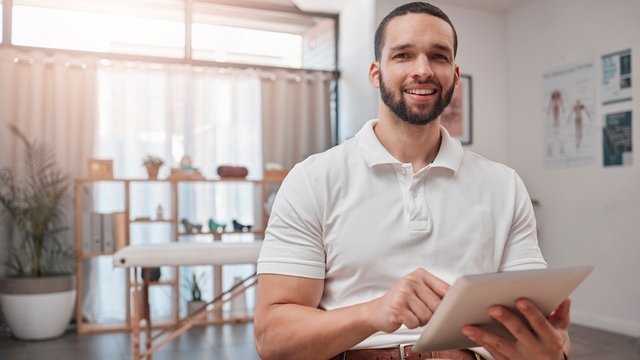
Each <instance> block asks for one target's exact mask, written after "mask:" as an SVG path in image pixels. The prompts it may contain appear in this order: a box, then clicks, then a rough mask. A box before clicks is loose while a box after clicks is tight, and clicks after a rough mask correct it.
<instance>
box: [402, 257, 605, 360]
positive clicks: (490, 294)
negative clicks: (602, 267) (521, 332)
mask: <svg viewBox="0 0 640 360" xmlns="http://www.w3.org/2000/svg"><path fill="white" fill-rule="evenodd" d="M591 270H593V267H591V266H580V267H570V268H562V269H540V270H522V271H509V272H502V273H492V274H481V275H466V276H462V277H460V278H459V279H458V280H456V282H455V283H454V284H453V286H452V287H451V288H449V290H448V291H447V293H446V295H445V296H444V298H443V299H442V302H441V303H440V305H439V306H438V308H437V309H436V311H435V312H434V314H433V316H432V317H431V319H430V320H429V322H428V323H427V325H426V326H425V327H424V329H423V331H422V334H421V335H420V338H419V339H418V341H417V342H416V344H415V345H414V346H413V350H414V351H417V352H426V351H438V350H448V349H467V348H470V347H476V346H478V345H476V344H475V343H474V342H472V341H471V340H469V338H467V337H466V336H465V335H464V334H462V327H463V326H465V325H479V326H482V327H486V328H490V329H492V330H493V331H495V332H496V333H499V334H501V335H503V336H505V337H509V338H512V337H511V335H510V334H509V333H508V332H507V330H506V328H504V327H503V326H502V325H501V324H500V323H498V322H497V321H496V320H494V319H493V318H491V317H490V316H489V313H488V309H489V307H490V306H492V305H503V306H506V307H508V308H511V309H515V301H516V300H517V299H520V298H529V299H530V300H532V301H533V302H534V303H535V304H536V305H537V306H538V307H539V308H540V310H542V312H544V313H545V314H550V313H551V311H553V310H554V309H555V308H557V307H558V305H560V303H561V302H562V301H563V300H564V299H566V298H567V297H568V296H569V294H571V292H573V290H574V289H575V288H576V287H578V285H579V284H580V283H581V282H582V281H583V280H584V279H585V278H586V277H587V275H589V273H590V272H591ZM516 313H518V312H517V310H516Z"/></svg>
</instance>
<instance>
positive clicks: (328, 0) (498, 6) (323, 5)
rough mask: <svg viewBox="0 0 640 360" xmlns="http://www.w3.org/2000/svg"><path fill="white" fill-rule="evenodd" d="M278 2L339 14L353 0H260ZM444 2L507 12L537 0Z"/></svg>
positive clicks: (463, 0)
mask: <svg viewBox="0 0 640 360" xmlns="http://www.w3.org/2000/svg"><path fill="white" fill-rule="evenodd" d="M260 1H264V2H273V3H277V4H283V3H287V2H289V3H291V2H293V3H294V4H295V5H296V6H297V7H298V8H299V9H300V10H303V11H310V12H326V13H333V14H337V13H339V12H340V10H341V9H342V8H343V7H345V6H346V4H348V3H349V1H351V0H323V1H318V0H260ZM435 1H437V2H438V3H442V4H452V5H457V6H465V7H470V8H474V9H480V10H487V11H492V12H505V11H509V10H511V9H514V8H516V7H518V6H521V5H523V4H526V3H529V2H532V1H535V0H435Z"/></svg>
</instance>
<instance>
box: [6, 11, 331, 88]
mask: <svg viewBox="0 0 640 360" xmlns="http://www.w3.org/2000/svg"><path fill="white" fill-rule="evenodd" d="M204 1H207V2H210V3H214V4H221V5H230V4H232V5H234V6H237V7H242V6H244V7H248V8H251V9H257V10H269V11H279V12H287V13H294V14H300V15H304V16H310V17H321V18H328V19H333V21H334V34H335V35H334V38H335V41H334V55H335V58H334V64H335V69H333V70H319V69H307V68H304V67H301V68H294V67H284V66H271V65H260V64H247V63H233V62H218V61H212V60H199V59H194V58H193V56H192V53H193V48H192V25H193V3H194V0H183V4H184V26H185V31H184V35H185V39H184V40H185V41H184V54H183V57H181V58H180V57H164V56H153V55H137V54H127V53H117V52H96V51H86V50H74V49H61V48H46V47H38V46H23V45H15V44H13V43H12V42H11V39H12V8H13V0H2V9H3V11H2V39H1V42H0V47H11V48H15V49H18V50H25V51H31V50H38V51H43V52H44V53H45V54H53V53H60V52H62V53H66V54H70V55H79V56H84V55H94V56H98V57H100V58H103V59H106V60H130V61H144V62H155V63H171V64H189V65H195V66H218V67H230V68H258V69H267V70H299V71H313V72H321V73H328V74H332V75H333V76H334V78H336V79H338V78H339V76H340V72H339V71H338V49H339V46H338V40H339V32H338V30H339V27H338V26H339V15H338V14H329V13H320V12H305V11H300V10H298V9H292V8H289V7H286V6H281V5H277V4H259V3H255V2H244V1H234V0H232V1H226V0H204Z"/></svg>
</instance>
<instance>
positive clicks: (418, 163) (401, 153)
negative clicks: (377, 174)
mask: <svg viewBox="0 0 640 360" xmlns="http://www.w3.org/2000/svg"><path fill="white" fill-rule="evenodd" d="M383 108H385V109H383ZM380 110H381V111H380V119H379V120H378V124H377V125H376V126H375V127H374V129H373V131H374V132H375V134H376V136H377V137H378V140H380V143H381V144H382V146H384V147H385V149H387V151H389V153H391V155H393V157H395V158H396V159H398V160H399V161H401V162H403V163H411V165H412V167H413V171H414V173H415V172H417V171H419V170H420V169H422V168H424V167H425V166H427V165H428V164H430V163H431V162H432V161H433V159H435V157H436V155H437V154H438V150H440V142H441V136H440V117H438V118H437V119H435V120H433V121H431V122H430V123H428V124H426V125H411V124H408V123H407V122H405V121H402V120H400V119H398V118H397V117H396V116H395V114H393V113H391V112H390V111H389V110H388V109H386V107H384V106H382V107H381V109H380ZM385 110H386V111H385Z"/></svg>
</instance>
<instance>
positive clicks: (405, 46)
mask: <svg viewBox="0 0 640 360" xmlns="http://www.w3.org/2000/svg"><path fill="white" fill-rule="evenodd" d="M414 47H415V45H413V44H400V45H396V46H392V47H391V48H389V52H394V51H400V50H405V49H409V48H414ZM433 48H435V49H436V50H440V51H445V52H448V53H453V49H451V47H450V46H448V45H445V44H441V43H436V44H434V45H433Z"/></svg>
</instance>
